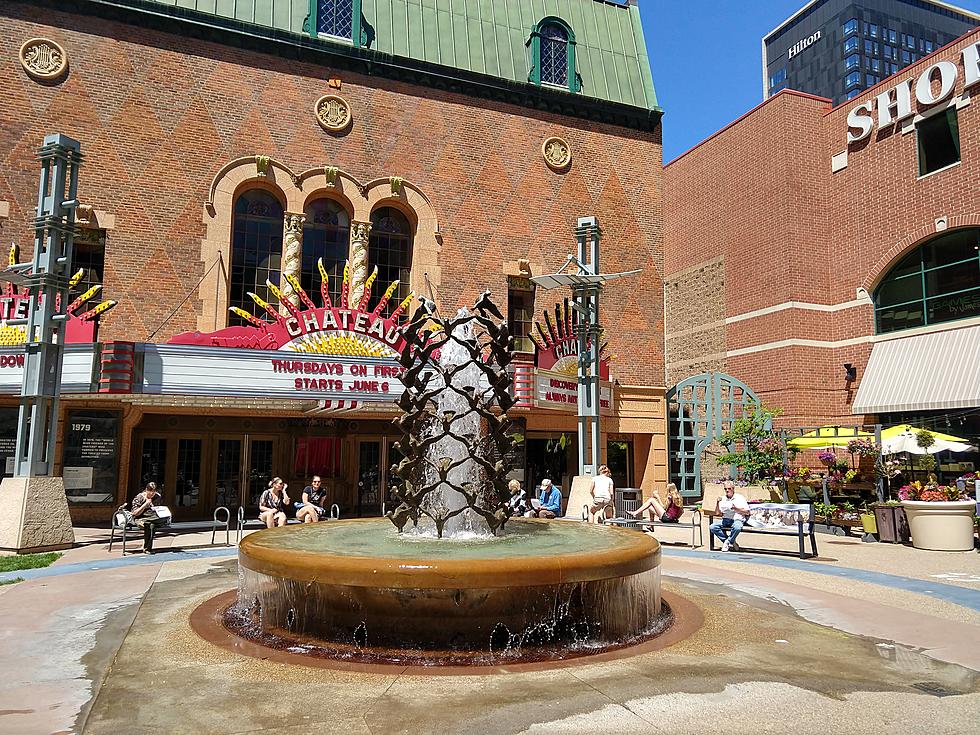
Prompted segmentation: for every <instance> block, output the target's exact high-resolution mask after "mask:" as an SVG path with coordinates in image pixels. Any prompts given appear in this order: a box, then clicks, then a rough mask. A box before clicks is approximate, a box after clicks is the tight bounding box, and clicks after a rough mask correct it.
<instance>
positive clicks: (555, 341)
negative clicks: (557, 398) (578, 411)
mask: <svg viewBox="0 0 980 735" xmlns="http://www.w3.org/2000/svg"><path fill="white" fill-rule="evenodd" d="M535 332H537V334H535ZM530 336H531V339H532V340H533V341H534V365H535V367H537V368H538V370H547V371H549V372H552V373H558V374H559V375H562V376H565V377H566V379H567V378H568V377H572V378H577V377H578V337H576V336H575V333H574V331H573V324H572V311H571V309H570V308H569V306H568V299H565V301H564V302H563V303H558V304H555V315H554V320H552V316H551V314H550V313H548V312H547V311H545V313H544V328H542V326H541V322H535V323H534V330H533V331H532V332H531V335H530ZM608 349H609V343H608V342H604V343H603V344H602V345H601V346H600V347H599V359H600V362H599V377H600V378H601V379H602V380H609V360H610V359H611V357H610V355H609V354H608ZM573 382H574V381H573ZM572 405H573V406H574V405H575V401H572Z"/></svg>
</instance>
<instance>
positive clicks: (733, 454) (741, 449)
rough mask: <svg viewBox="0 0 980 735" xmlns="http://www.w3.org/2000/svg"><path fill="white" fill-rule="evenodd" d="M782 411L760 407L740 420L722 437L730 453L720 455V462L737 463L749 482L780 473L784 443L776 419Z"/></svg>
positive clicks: (734, 464)
mask: <svg viewBox="0 0 980 735" xmlns="http://www.w3.org/2000/svg"><path fill="white" fill-rule="evenodd" d="M780 414H782V410H781V409H778V408H776V409H772V410H770V409H767V408H765V407H763V406H759V407H758V408H756V409H755V411H753V412H752V414H750V415H749V416H745V417H743V418H740V419H737V420H736V421H735V422H734V423H733V424H732V428H731V429H729V430H728V431H727V432H726V433H725V434H723V435H722V436H721V438H720V441H721V443H722V444H724V445H725V446H726V447H727V448H728V452H727V453H726V454H722V455H721V456H720V457H718V460H717V461H718V463H719V464H727V465H733V466H734V467H736V468H737V469H738V471H739V474H740V475H741V476H742V478H743V479H745V480H748V481H749V482H757V481H758V480H762V479H765V478H772V477H777V476H778V475H780V474H781V473H782V469H783V443H782V441H781V440H780V439H779V437H777V436H776V433H775V432H774V431H773V429H772V420H773V419H774V418H775V417H776V416H779V415H780Z"/></svg>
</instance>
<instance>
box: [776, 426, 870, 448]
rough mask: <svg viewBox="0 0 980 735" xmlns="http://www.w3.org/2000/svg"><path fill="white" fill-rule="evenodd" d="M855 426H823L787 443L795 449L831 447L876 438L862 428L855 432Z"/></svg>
mask: <svg viewBox="0 0 980 735" xmlns="http://www.w3.org/2000/svg"><path fill="white" fill-rule="evenodd" d="M854 428H855V427H853V426H821V427H820V428H819V429H817V430H815V431H808V432H807V433H806V434H804V435H803V436H798V437H796V438H795V439H790V440H789V441H788V442H786V445H787V446H789V447H794V448H795V449H829V448H830V447H846V446H847V443H848V442H851V441H854V440H855V439H874V438H875V435H874V433H873V432H870V431H862V430H860V429H858V430H857V432H855V431H854Z"/></svg>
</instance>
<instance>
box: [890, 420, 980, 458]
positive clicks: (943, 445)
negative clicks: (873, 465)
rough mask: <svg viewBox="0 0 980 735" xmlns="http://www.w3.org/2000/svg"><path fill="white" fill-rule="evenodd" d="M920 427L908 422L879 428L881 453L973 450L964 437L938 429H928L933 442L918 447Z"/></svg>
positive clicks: (932, 452) (929, 452) (935, 452)
mask: <svg viewBox="0 0 980 735" xmlns="http://www.w3.org/2000/svg"><path fill="white" fill-rule="evenodd" d="M920 431H922V429H916V428H915V427H913V426H909V425H908V424H900V425H898V426H890V427H888V428H887V429H882V430H881V453H882V454H898V453H899V452H909V453H910V454H937V453H939V452H945V451H946V450H949V451H951V452H971V451H975V449H976V448H975V447H974V446H972V445H971V444H970V443H969V442H968V441H967V440H966V439H961V438H960V437H958V436H951V435H950V434H942V433H940V432H938V431H930V432H929V434H931V435H932V438H933V443H932V444H930V445H929V446H928V447H920V446H919V441H918V433H919V432H920Z"/></svg>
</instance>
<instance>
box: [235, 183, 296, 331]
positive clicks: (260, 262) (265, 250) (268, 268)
mask: <svg viewBox="0 0 980 735" xmlns="http://www.w3.org/2000/svg"><path fill="white" fill-rule="evenodd" d="M282 226H283V210H282V205H281V204H280V203H279V201H278V200H277V199H276V198H275V197H274V196H272V194H270V193H269V192H267V191H264V190H262V189H251V190H250V191H246V192H245V193H243V194H242V195H241V196H239V197H238V201H236V202H235V221H234V225H233V228H232V239H231V292H230V294H229V299H228V305H229V306H237V307H239V308H241V309H244V310H245V311H248V312H252V313H253V314H256V316H258V317H259V318H260V319H261V318H263V317H264V316H265V312H264V311H263V310H262V309H259V308H258V307H257V306H256V305H255V302H254V301H252V299H251V298H250V297H249V295H248V292H249V291H251V292H252V293H254V294H256V295H258V296H260V297H261V298H263V299H265V300H266V301H268V302H270V303H271V304H273V306H278V301H277V300H276V299H275V297H273V296H272V295H271V294H270V293H269V289H268V287H267V286H266V285H265V282H266V280H269V281H271V282H272V283H274V284H275V285H277V286H278V285H279V269H280V267H281V265H282ZM244 323H245V322H244V320H242V318H241V317H239V316H238V315H237V314H233V313H230V314H229V324H231V325H236V324H244Z"/></svg>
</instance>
